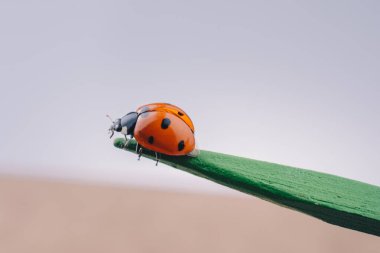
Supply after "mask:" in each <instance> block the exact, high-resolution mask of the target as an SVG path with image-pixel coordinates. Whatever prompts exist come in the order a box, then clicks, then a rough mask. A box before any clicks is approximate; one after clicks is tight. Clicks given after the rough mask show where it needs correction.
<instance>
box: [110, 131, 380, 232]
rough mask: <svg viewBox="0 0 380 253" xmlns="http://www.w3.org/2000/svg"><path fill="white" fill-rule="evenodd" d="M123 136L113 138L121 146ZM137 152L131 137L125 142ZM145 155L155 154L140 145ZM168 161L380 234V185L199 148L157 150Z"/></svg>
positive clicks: (283, 203)
mask: <svg viewBox="0 0 380 253" xmlns="http://www.w3.org/2000/svg"><path fill="white" fill-rule="evenodd" d="M124 143H125V140H124V139H122V138H119V139H115V141H114V146H115V147H118V148H121V149H123V146H124ZM126 150H128V151H132V152H136V142H135V141H133V140H132V141H131V142H130V143H129V145H128V147H127V148H126ZM143 156H144V157H147V158H150V159H155V156H154V153H153V152H152V151H149V150H144V153H143ZM160 163H164V164H167V165H169V166H172V167H174V168H177V169H181V170H184V171H187V172H189V173H192V174H194V175H197V176H200V177H203V178H207V179H209V180H212V181H214V182H217V183H219V184H222V185H225V186H228V187H231V188H233V189H236V190H239V191H242V192H245V193H248V194H251V195H254V196H257V197H259V198H262V199H265V200H268V201H271V202H273V203H276V204H279V205H281V206H284V207H288V208H291V209H294V210H297V211H300V212H303V213H306V214H309V215H311V216H314V217H317V218H319V219H321V220H324V221H326V222H328V223H331V224H335V225H338V226H342V227H346V228H350V229H354V230H358V231H362V232H365V233H369V234H373V235H377V236H380V187H377V186H374V185H370V184H366V183H362V182H358V181H355V180H350V179H346V178H342V177H338V176H334V175H329V174H325V173H320V172H315V171H310V170H305V169H299V168H294V167H290V166H285V165H280V164H275V163H269V162H263V161H257V160H253V159H248V158H242V157H237V156H232V155H227V154H220V153H215V152H211V151H205V150H201V153H200V155H199V156H198V157H196V158H193V157H187V156H167V155H161V158H160Z"/></svg>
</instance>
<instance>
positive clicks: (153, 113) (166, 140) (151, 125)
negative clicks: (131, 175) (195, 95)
mask: <svg viewBox="0 0 380 253" xmlns="http://www.w3.org/2000/svg"><path fill="white" fill-rule="evenodd" d="M107 116H108V115H107ZM108 117H109V116H108ZM109 118H110V117H109ZM111 121H112V119H111ZM112 123H113V124H112V125H111V127H110V128H109V131H110V132H111V136H110V138H112V136H113V134H114V132H115V131H116V132H120V133H121V134H123V135H124V136H125V139H126V142H125V145H124V147H126V146H127V145H128V143H129V141H130V140H131V139H133V138H135V140H136V141H137V147H136V152H137V153H138V159H139V160H140V157H141V155H142V152H143V148H145V149H149V150H152V151H154V152H155V154H156V165H157V164H158V160H159V159H158V156H159V154H165V155H171V156H182V155H188V156H197V155H198V154H199V151H198V150H197V149H196V147H195V137H194V124H193V122H192V121H191V119H190V117H189V116H188V115H187V114H186V113H185V112H184V111H183V110H182V109H181V108H179V107H177V106H175V105H172V104H168V103H152V104H147V105H143V106H140V107H139V108H137V110H136V111H135V112H130V113H128V114H127V115H125V116H124V117H122V118H119V119H117V120H116V121H112ZM128 135H129V136H131V138H130V139H128V137H127V136H128Z"/></svg>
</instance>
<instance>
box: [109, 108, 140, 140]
mask: <svg viewBox="0 0 380 253" xmlns="http://www.w3.org/2000/svg"><path fill="white" fill-rule="evenodd" d="M137 116H138V115H137V112H130V113H128V114H127V115H125V116H123V117H122V118H121V119H117V120H115V121H113V120H112V119H111V117H110V116H108V115H107V117H108V118H110V119H111V121H112V125H111V126H110V128H109V129H108V131H109V132H111V136H110V138H112V136H113V134H114V132H115V131H116V132H121V133H122V134H124V135H133V131H134V130H135V125H136V121H137Z"/></svg>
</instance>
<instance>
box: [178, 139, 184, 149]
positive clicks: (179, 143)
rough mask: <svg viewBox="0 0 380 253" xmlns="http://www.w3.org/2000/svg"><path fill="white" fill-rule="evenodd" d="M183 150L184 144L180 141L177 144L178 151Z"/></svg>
mask: <svg viewBox="0 0 380 253" xmlns="http://www.w3.org/2000/svg"><path fill="white" fill-rule="evenodd" d="M184 148H185V142H184V141H183V140H182V141H180V142H178V151H181V150H183V149H184Z"/></svg>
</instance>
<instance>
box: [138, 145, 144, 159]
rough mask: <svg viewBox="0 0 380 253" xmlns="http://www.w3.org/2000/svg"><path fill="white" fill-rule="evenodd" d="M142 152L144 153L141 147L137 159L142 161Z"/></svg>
mask: <svg viewBox="0 0 380 253" xmlns="http://www.w3.org/2000/svg"><path fill="white" fill-rule="evenodd" d="M142 153H143V148H140V149H139V152H138V154H139V157H138V158H137V160H139V161H140V158H141V156H142Z"/></svg>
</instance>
